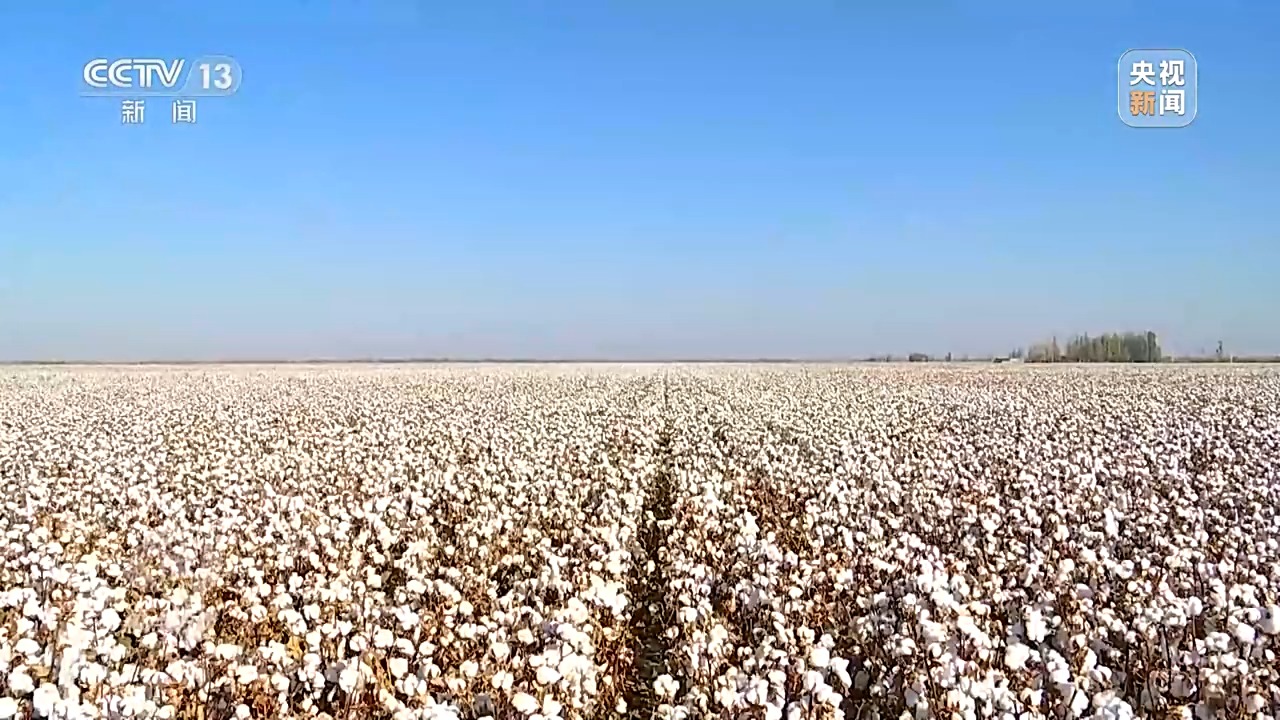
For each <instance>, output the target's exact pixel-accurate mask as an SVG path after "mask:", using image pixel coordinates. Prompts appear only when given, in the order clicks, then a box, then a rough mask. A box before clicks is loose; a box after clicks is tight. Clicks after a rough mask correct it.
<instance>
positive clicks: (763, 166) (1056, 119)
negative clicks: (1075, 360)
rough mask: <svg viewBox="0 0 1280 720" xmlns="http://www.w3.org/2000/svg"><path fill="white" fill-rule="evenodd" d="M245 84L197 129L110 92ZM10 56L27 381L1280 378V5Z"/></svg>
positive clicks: (15, 302) (433, 21) (809, 14)
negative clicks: (161, 64)
mask: <svg viewBox="0 0 1280 720" xmlns="http://www.w3.org/2000/svg"><path fill="white" fill-rule="evenodd" d="M1133 47H1183V48H1187V49H1188V50H1190V51H1191V52H1192V53H1194V54H1195V55H1196V57H1197V59H1198V61H1199V80H1200V86H1201V92H1200V102H1199V114H1198V117H1197V119H1196V120H1195V122H1194V123H1193V124H1192V125H1191V126H1190V127H1188V128H1183V129H1158V130H1154V129H1149V130H1140V129H1131V128H1128V127H1126V126H1125V125H1124V124H1123V123H1122V122H1121V121H1120V119H1119V118H1118V117H1117V113H1116V64H1117V60H1118V59H1119V58H1120V55H1121V54H1122V53H1123V52H1124V51H1125V50H1127V49H1129V48H1133ZM213 53H220V54H229V55H232V56H234V57H235V58H236V59H237V60H238V61H239V63H240V65H241V66H242V68H243V70H244V80H243V85H242V87H241V89H240V91H239V92H238V93H237V94H236V95H235V96H233V97H229V98H217V99H206V100H202V101H200V104H199V106H198V115H197V123H196V124H195V125H173V124H171V122H170V118H169V113H168V106H167V100H163V99H160V100H155V101H152V105H151V107H150V109H149V111H148V117H147V122H146V124H145V125H142V126H125V125H122V124H121V122H120V104H119V101H118V100H112V99H105V98H84V97H80V95H79V91H80V83H81V79H80V75H81V69H82V67H83V65H84V63H85V62H87V61H88V60H90V59H93V58H96V57H107V58H115V57H139V56H141V57H148V56H154V57H174V58H176V57H183V58H194V57H195V56H198V55H201V54H213ZM0 57H3V58H4V60H5V61H6V66H5V71H4V73H3V75H2V76H0V138H2V140H0V358H3V359H9V360H21V359H63V360H77V359H104V360H132V359H148V358H150V359H228V358H307V357H341V358H356V357H370V356H378V357H391V356H455V357H457V356H473V357H474V356H504V357H513V356H519V357H557V356H573V357H583V356H593V357H602V356H610V357H629V358H655V357H669V356H681V357H690V356H716V357H731V356H745V357H756V356H775V357H776V356H790V357H806V358H811V357H833V356H845V357H847V356H853V357H861V356H866V355H869V354H872V353H887V352H893V353H906V352H910V351H924V352H933V353H945V352H947V351H952V352H954V353H956V354H957V355H960V354H965V353H972V354H981V353H991V352H1000V351H1006V350H1008V349H1010V348H1012V347H1014V346H1015V345H1020V344H1026V343H1028V342H1031V341H1034V340H1037V339H1040V338H1041V337H1043V336H1046V335H1048V334H1050V333H1057V334H1058V335H1059V336H1066V335H1068V334H1071V333H1073V332H1077V331H1103V330H1109V329H1147V328H1151V329H1154V330H1155V331H1157V332H1158V333H1159V334H1160V336H1161V338H1162V340H1163V342H1164V344H1165V346H1166V348H1171V349H1173V350H1176V351H1179V352H1196V351H1200V350H1208V351H1212V349H1213V347H1214V346H1215V344H1216V342H1217V341H1218V340H1219V339H1221V340H1222V341H1224V343H1225V344H1226V349H1227V350H1228V351H1229V352H1237V353H1259V352H1280V232H1278V231H1277V222H1276V214H1275V212H1276V207H1277V202H1278V201H1280V136H1278V135H1277V131H1278V130H1280V100H1277V96H1278V94H1277V92H1276V82H1277V79H1278V78H1280V3H1278V2H1275V1H1274V0H1253V1H1251V2H1244V1H1241V0H1236V1H1232V0H1214V2H1205V1H1204V0H1195V1H1190V0H1188V1H1172V0H1171V1H1168V2H1158V3H1157V2H1126V1H1124V0H1084V1H1082V2H1025V1H1019V2H1003V1H999V0H973V1H972V2H943V1H942V0H920V1H918V2H907V1H904V2H893V3H890V2H887V1H886V2H878V1H873V0H868V1H865V2H855V1H853V0H843V1H840V2H835V1H832V2H806V1H803V0H798V1H795V2H783V1H781V0H779V1H776V2H759V1H754V0H738V1H735V2H728V1H723V2H718V1H714V0H705V1H702V2H673V1H667V0H646V1H644V2H638V1H637V2H622V1H621V0H618V1H605V2H601V1H599V0H595V1H591V2H588V1H586V0H564V1H556V2H551V1H545V2H497V1H495V2H476V3H466V2H438V3H426V2H423V3H419V4H412V3H408V2H403V1H401V0H385V1H383V2H379V1H377V0H364V1H362V2H356V0H340V1H339V2H337V3H334V2H320V1H319V0H310V1H308V2H297V1H296V0H294V1H291V0H277V1H275V2H244V1H242V0H225V1H224V2H219V3H198V4H197V3H188V2H181V1H178V2H143V3H123V2H104V1H101V0H99V1H96V2H95V1H89V0H84V1H81V2H70V1H69V0H64V1H56V0H54V1H50V2H22V3H19V2H10V3H4V4H3V5H2V6H0Z"/></svg>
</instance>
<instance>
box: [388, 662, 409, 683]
mask: <svg viewBox="0 0 1280 720" xmlns="http://www.w3.org/2000/svg"><path fill="white" fill-rule="evenodd" d="M387 669H388V670H390V671H391V676H392V677H394V678H396V679H397V680H398V679H400V678H402V677H404V675H405V673H407V672H409V661H408V660H407V659H406V658H403V657H393V658H391V659H390V660H389V661H387Z"/></svg>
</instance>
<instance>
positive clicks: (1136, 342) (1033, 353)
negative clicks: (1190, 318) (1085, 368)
mask: <svg viewBox="0 0 1280 720" xmlns="http://www.w3.org/2000/svg"><path fill="white" fill-rule="evenodd" d="M1013 357H1023V358H1024V359H1025V360H1026V361H1027V362H1041V363H1043V362H1076V363H1080V362H1106V363H1151V362H1160V361H1162V360H1164V359H1165V358H1164V353H1163V352H1162V351H1161V349H1160V340H1159V338H1157V337H1156V334H1155V333H1154V332H1151V331H1150V330H1148V331H1146V332H1123V333H1103V334H1101V335H1094V336H1090V335H1088V334H1084V335H1076V336H1075V337H1073V338H1071V339H1069V340H1068V341H1067V344H1066V345H1065V346H1059V345H1058V339H1057V338H1053V339H1052V340H1050V341H1049V342H1042V343H1037V344H1035V345H1032V346H1031V347H1029V348H1027V350H1026V351H1025V353H1018V354H1015V355H1013Z"/></svg>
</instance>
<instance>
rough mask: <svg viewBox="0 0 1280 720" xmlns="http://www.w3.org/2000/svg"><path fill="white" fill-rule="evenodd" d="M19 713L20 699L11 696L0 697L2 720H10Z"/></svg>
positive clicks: (0, 715)
mask: <svg viewBox="0 0 1280 720" xmlns="http://www.w3.org/2000/svg"><path fill="white" fill-rule="evenodd" d="M17 715H18V701H17V700H14V699H13V698H11V697H2V698H0V720H10V719H11V718H13V717H16V716H17Z"/></svg>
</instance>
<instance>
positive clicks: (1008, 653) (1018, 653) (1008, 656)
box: [1004, 643, 1031, 671]
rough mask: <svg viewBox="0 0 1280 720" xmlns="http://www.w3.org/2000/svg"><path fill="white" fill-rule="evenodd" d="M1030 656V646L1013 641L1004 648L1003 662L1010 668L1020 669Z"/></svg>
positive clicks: (1024, 665)
mask: <svg viewBox="0 0 1280 720" xmlns="http://www.w3.org/2000/svg"><path fill="white" fill-rule="evenodd" d="M1030 658H1031V648H1029V647H1027V646H1026V645H1023V644H1022V643H1013V644H1012V645H1010V646H1009V647H1008V649H1006V650H1005V653H1004V664H1005V667H1007V668H1009V669H1010V670H1015V671H1016V670H1021V669H1023V668H1024V667H1026V664H1027V660H1029V659H1030Z"/></svg>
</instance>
